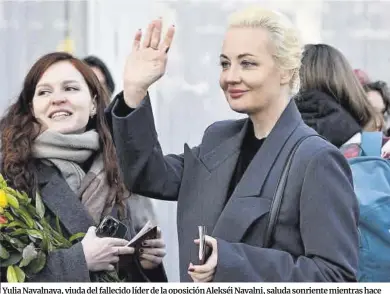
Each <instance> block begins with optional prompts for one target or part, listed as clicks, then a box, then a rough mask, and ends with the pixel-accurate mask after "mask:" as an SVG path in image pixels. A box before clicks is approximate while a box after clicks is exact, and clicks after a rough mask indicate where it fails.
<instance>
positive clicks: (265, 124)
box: [249, 97, 290, 139]
mask: <svg viewBox="0 0 390 294" xmlns="http://www.w3.org/2000/svg"><path fill="white" fill-rule="evenodd" d="M289 102H290V99H289V98H288V97H281V98H279V99H276V101H274V103H272V104H270V105H269V106H268V107H267V108H265V109H262V110H260V111H258V112H257V113H254V114H250V115H249V118H250V119H251V121H252V123H253V129H254V132H255V136H256V138H257V139H262V138H266V137H268V135H269V134H270V133H271V131H272V129H273V128H274V127H275V125H276V123H277V122H278V120H279V118H280V117H281V116H282V113H283V111H284V110H285V109H286V107H287V105H288V103H289Z"/></svg>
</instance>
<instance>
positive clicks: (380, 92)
mask: <svg viewBox="0 0 390 294" xmlns="http://www.w3.org/2000/svg"><path fill="white" fill-rule="evenodd" d="M363 87H364V90H365V91H366V93H367V98H368V100H369V101H370V103H371V105H372V106H373V107H374V109H375V110H376V111H377V112H378V113H379V114H380V115H381V116H382V117H383V120H384V122H385V124H384V128H383V131H384V133H385V134H386V135H387V136H389V131H388V127H389V122H388V117H389V103H390V93H389V88H388V86H387V84H386V82H383V81H376V82H369V83H366V84H364V85H363Z"/></svg>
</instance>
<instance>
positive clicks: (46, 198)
mask: <svg viewBox="0 0 390 294" xmlns="http://www.w3.org/2000/svg"><path fill="white" fill-rule="evenodd" d="M37 170H38V185H39V189H40V194H41V197H42V200H43V202H44V204H45V206H46V214H47V215H48V216H49V218H51V219H53V220H54V216H58V218H59V220H60V224H61V226H62V228H63V230H62V231H63V233H64V235H65V236H67V237H70V236H71V235H73V234H76V233H80V232H84V233H85V232H87V230H88V228H89V227H90V226H96V225H97V224H95V223H94V221H93V220H92V217H91V216H90V215H89V213H88V212H87V210H86V209H85V207H84V205H83V204H82V203H81V202H80V200H79V199H78V197H77V196H76V195H75V193H74V192H73V191H72V190H71V188H70V187H69V185H68V184H67V182H66V180H65V179H64V178H63V177H62V176H61V175H60V173H59V171H58V170H57V169H56V168H55V167H49V166H47V165H44V164H38V165H37ZM116 210H117V209H115V208H114V209H113V214H116V213H115V211H116ZM115 217H116V215H115ZM124 223H125V224H126V225H127V227H128V235H127V236H126V238H127V239H129V240H130V238H131V236H134V235H135V233H134V229H133V227H132V225H131V222H130V221H126V220H124ZM53 225H54V224H53ZM126 280H127V281H135V282H145V281H149V280H151V281H157V282H162V281H166V275H165V271H164V269H163V268H162V266H161V267H159V268H157V269H156V270H151V271H142V270H141V269H140V267H138V265H137V264H134V267H132V268H130V269H128V270H127V271H126ZM28 282H91V280H90V272H89V271H88V268H87V263H86V261H85V257H84V251H83V247H82V245H81V243H80V242H79V243H76V244H75V245H73V246H72V247H71V248H70V249H60V250H55V251H53V252H51V253H50V254H49V255H48V257H47V263H46V266H45V267H44V269H43V270H42V271H41V272H39V273H38V274H36V275H35V276H33V277H32V278H31V279H29V280H28Z"/></svg>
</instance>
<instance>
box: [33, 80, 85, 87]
mask: <svg viewBox="0 0 390 294" xmlns="http://www.w3.org/2000/svg"><path fill="white" fill-rule="evenodd" d="M71 83H80V82H79V81H76V80H65V81H63V82H62V83H61V84H63V85H64V84H65V85H66V84H71ZM50 86H51V85H50V84H49V83H43V84H38V85H37V88H38V87H50Z"/></svg>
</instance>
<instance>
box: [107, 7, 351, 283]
mask: <svg viewBox="0 0 390 294" xmlns="http://www.w3.org/2000/svg"><path fill="white" fill-rule="evenodd" d="M161 26H162V23H161V20H155V21H153V22H152V23H150V25H149V27H148V29H147V31H146V34H145V36H144V38H143V40H141V37H142V36H141V35H142V33H141V32H138V33H137V34H136V37H135V40H134V46H133V50H132V52H131V54H130V55H129V57H128V61H127V64H126V67H125V73H124V91H123V93H122V94H120V95H118V96H117V97H116V99H115V101H114V102H113V103H112V104H111V107H110V108H109V109H108V116H109V118H110V119H112V124H113V128H112V129H113V134H114V140H115V145H116V147H117V150H118V156H119V159H120V160H119V162H120V166H121V169H122V172H123V174H124V176H125V178H124V181H125V183H126V185H127V187H128V188H129V189H131V190H132V191H134V192H136V193H140V194H142V195H146V196H149V197H153V198H157V199H163V200H171V201H178V213H177V227H178V235H179V246H180V276H181V281H191V280H193V281H196V282H210V281H214V282H262V281H274V282H282V281H284V282H298V281H310V282H317V281H329V282H330V281H355V279H356V277H355V272H356V268H357V259H358V231H357V215H358V210H357V201H356V196H355V194H354V191H353V187H352V182H351V172H350V169H349V167H348V164H347V162H346V161H345V159H344V157H343V156H342V155H341V154H340V153H339V151H338V150H337V148H336V147H334V146H332V145H331V144H330V143H328V142H326V141H325V140H323V139H322V138H320V137H317V136H313V137H310V138H306V137H308V136H311V135H315V132H314V131H313V130H312V129H311V128H309V127H308V126H306V125H305V124H304V122H303V121H302V119H301V116H300V114H299V112H298V110H297V107H296V106H295V103H294V101H293V100H292V99H291V98H290V97H291V96H290V93H291V92H292V90H293V89H294V88H295V86H296V85H297V83H298V71H299V67H300V63H301V48H302V47H301V43H300V42H299V39H298V36H297V31H296V30H295V29H294V28H293V27H292V26H291V25H290V23H289V22H288V21H287V20H286V19H285V18H284V16H283V15H281V14H279V13H275V12H273V11H269V10H266V9H263V8H258V7H251V8H249V9H246V10H243V11H239V12H237V13H235V14H234V15H233V16H232V18H231V20H230V23H229V26H228V28H227V31H226V34H225V39H224V42H223V46H222V50H221V55H220V64H221V75H220V81H219V83H220V86H221V88H222V90H223V92H224V93H225V96H226V100H227V102H228V104H229V105H230V107H231V109H233V110H234V111H236V112H240V113H245V114H247V115H248V118H246V119H242V120H237V121H220V122H216V123H214V124H212V125H211V126H209V127H208V128H207V129H206V131H205V133H204V136H203V139H202V142H201V143H200V144H199V145H198V146H196V147H193V148H191V149H190V148H189V147H188V146H187V145H185V146H184V153H183V154H181V155H166V156H164V155H163V152H162V150H161V147H160V144H159V142H158V138H157V133H156V129H155V125H154V120H153V112H152V108H151V104H150V99H149V96H148V93H147V91H148V89H149V87H150V86H151V85H152V84H153V83H155V82H156V81H157V80H158V79H159V78H160V77H162V76H163V75H164V72H165V68H166V63H167V57H168V49H169V47H170V46H171V43H172V40H173V37H174V27H171V28H169V30H168V32H167V34H166V36H165V37H164V38H161ZM199 48H201V46H200V47H199ZM189 62H190V61H189ZM199 115H201V114H199ZM301 139H305V140H304V142H303V143H302V144H301V145H300V147H299V148H298V150H297V152H296V153H295V155H294V157H293V159H292V165H291V170H290V172H289V173H288V177H287V183H286V186H285V190H284V191H285V192H284V195H283V200H282V204H281V207H280V213H279V216H278V218H277V220H276V226H275V230H274V233H273V234H272V235H271V236H272V238H271V242H270V243H269V244H268V246H266V244H265V242H264V240H265V234H266V228H267V226H268V220H269V215H270V213H269V212H270V209H271V207H274V206H272V203H273V199H274V195H275V191H276V189H277V185H278V182H279V179H280V177H281V174H282V171H283V170H284V167H285V165H286V161H287V158H288V155H289V154H290V152H291V150H292V149H293V147H294V146H295V145H296V144H297V142H298V141H300V140H301ZM198 225H204V226H206V229H207V232H208V233H209V236H207V237H206V242H207V245H208V247H209V248H210V249H211V253H210V255H209V256H208V258H207V260H206V262H205V264H203V265H199V264H198V248H197V246H195V244H194V239H195V238H196V236H197V234H198V232H197V226H198ZM195 242H197V241H195Z"/></svg>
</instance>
